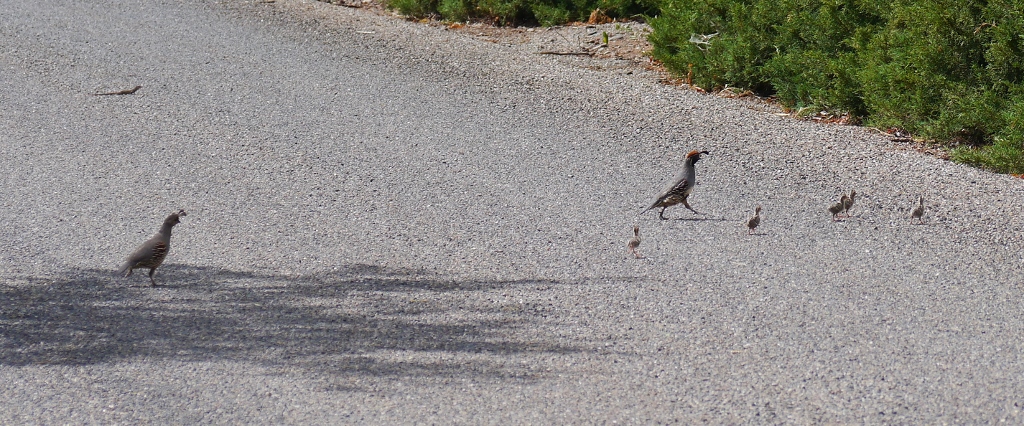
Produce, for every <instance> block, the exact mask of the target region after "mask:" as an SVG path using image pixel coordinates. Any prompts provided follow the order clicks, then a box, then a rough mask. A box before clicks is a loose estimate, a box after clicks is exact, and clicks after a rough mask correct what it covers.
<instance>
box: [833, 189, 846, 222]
mask: <svg viewBox="0 0 1024 426" xmlns="http://www.w3.org/2000/svg"><path fill="white" fill-rule="evenodd" d="M847 198H849V197H847V196H846V195H843V197H842V198H840V199H839V202H838V203H835V204H833V205H831V206H830V207H829V208H828V212H829V213H832V221H833V222H835V221H836V216H838V215H839V213H842V212H843V205H845V204H846V199H847Z"/></svg>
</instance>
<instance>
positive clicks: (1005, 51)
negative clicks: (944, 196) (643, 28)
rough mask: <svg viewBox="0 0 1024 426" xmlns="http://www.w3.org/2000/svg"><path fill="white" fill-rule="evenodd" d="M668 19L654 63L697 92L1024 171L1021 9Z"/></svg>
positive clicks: (745, 6) (660, 23) (797, 6)
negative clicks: (805, 112)
mask: <svg viewBox="0 0 1024 426" xmlns="http://www.w3.org/2000/svg"><path fill="white" fill-rule="evenodd" d="M661 7H662V12H661V14H660V15H659V16H658V17H657V18H655V19H652V20H650V23H651V26H652V27H653V29H654V33H653V34H652V35H651V42H652V43H653V45H654V51H653V53H654V56H655V57H656V58H658V59H660V60H661V61H663V62H664V63H665V65H666V66H667V67H668V68H669V69H670V70H672V71H673V72H675V73H677V74H679V75H687V74H688V73H690V72H691V70H692V73H693V75H692V81H693V83H694V84H695V85H697V86H699V87H702V88H705V89H709V90H714V89H717V88H722V87H725V86H738V87H743V88H747V89H751V90H754V91H755V92H757V93H759V94H762V95H775V96H777V97H778V99H779V100H780V101H781V102H782V103H783V104H785V105H787V106H789V107H796V108H799V107H811V108H814V109H815V110H828V111H831V112H833V113H840V114H841V113H847V114H850V115H852V116H853V117H854V118H855V119H860V120H864V121H865V122H867V123H868V124H870V125H874V126H878V127H882V128H888V127H899V128H902V129H906V130H908V131H910V132H912V133H914V134H917V135H919V136H923V137H926V138H929V139H936V140H941V141H948V142H950V143H951V144H954V145H968V146H985V145H990V144H994V145H991V146H989V147H988V148H983V149H980V150H979V149H970V148H963V149H961V150H959V151H958V154H957V156H956V157H957V158H960V159H964V161H967V160H966V159H967V158H975V157H976V156H979V155H992V156H996V157H999V158H1000V160H999V161H997V163H998V162H1006V161H1018V164H1022V165H1020V166H1018V169H1019V168H1022V167H1024V163H1019V161H1020V151H1021V143H1022V142H1024V131H1022V130H1020V129H1021V124H1020V123H1021V120H1022V118H1024V96H1020V93H1022V90H1021V87H1022V85H1024V2H1022V1H1021V0H989V1H976V2H961V1H958V0H898V1H896V2H881V1H879V0H780V1H770V0H708V1H693V0H665V1H664V2H662V3H661ZM1014 152H1016V153H1017V154H1016V155H1013V153H1014ZM1014 159H1016V160H1014ZM975 163H976V162H975ZM976 164H980V163H976ZM985 167H989V168H993V169H996V168H997V167H995V165H989V164H986V165H985ZM998 169H999V170H1005V169H1006V168H1005V167H1004V166H999V167H998Z"/></svg>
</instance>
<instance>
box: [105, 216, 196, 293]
mask: <svg viewBox="0 0 1024 426" xmlns="http://www.w3.org/2000/svg"><path fill="white" fill-rule="evenodd" d="M187 214H188V213H185V210H179V211H178V212H177V213H171V215H170V216H167V219H164V224H163V226H161V227H160V231H159V232H157V233H156V235H154V236H153V237H152V238H150V239H148V240H146V242H144V243H142V245H140V246H139V248H137V249H135V251H134V252H132V254H131V255H129V256H128V258H127V259H125V261H124V264H123V265H121V269H120V271H119V272H120V273H121V274H123V275H124V276H125V278H127V277H130V276H131V275H132V272H133V271H134V270H135V269H136V268H149V281H150V282H151V283H152V284H153V287H156V285H157V284H156V280H154V279H153V274H154V273H156V268H158V267H160V264H161V263H163V262H164V259H165V258H166V257H167V252H169V251H170V250H171V228H174V225H177V224H178V223H180V222H181V218H182V217H185V216H186V215H187Z"/></svg>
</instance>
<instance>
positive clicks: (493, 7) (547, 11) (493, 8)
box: [387, 0, 657, 26]
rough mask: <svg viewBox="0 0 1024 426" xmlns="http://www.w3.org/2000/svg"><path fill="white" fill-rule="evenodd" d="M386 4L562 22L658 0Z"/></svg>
mask: <svg viewBox="0 0 1024 426" xmlns="http://www.w3.org/2000/svg"><path fill="white" fill-rule="evenodd" d="M387 6H388V7H390V8H392V9H395V10H397V11H398V12H399V13H402V14H403V15H409V16H412V17H417V18H419V17H426V16H438V15H439V16H440V17H441V18H443V19H445V20H448V21H467V20H473V19H479V20H486V21H489V22H494V23H498V24H501V25H522V24H527V25H529V24H540V25H543V26H552V25H561V24H565V23H567V22H572V21H585V20H587V18H588V17H589V16H590V13H591V12H593V11H594V10H595V9H601V10H602V11H603V12H604V13H605V14H606V15H608V16H610V17H612V18H628V17H635V16H642V15H644V14H650V13H656V11H657V6H656V4H655V0H387Z"/></svg>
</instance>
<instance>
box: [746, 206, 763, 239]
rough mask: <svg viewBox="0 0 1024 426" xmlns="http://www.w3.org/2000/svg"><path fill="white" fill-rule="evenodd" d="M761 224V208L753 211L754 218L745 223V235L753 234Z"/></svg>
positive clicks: (758, 207)
mask: <svg viewBox="0 0 1024 426" xmlns="http://www.w3.org/2000/svg"><path fill="white" fill-rule="evenodd" d="M760 224H761V206H757V208H756V209H754V217H752V218H750V220H748V221H747V234H748V235H749V234H753V233H754V229H755V228H757V225H760Z"/></svg>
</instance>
